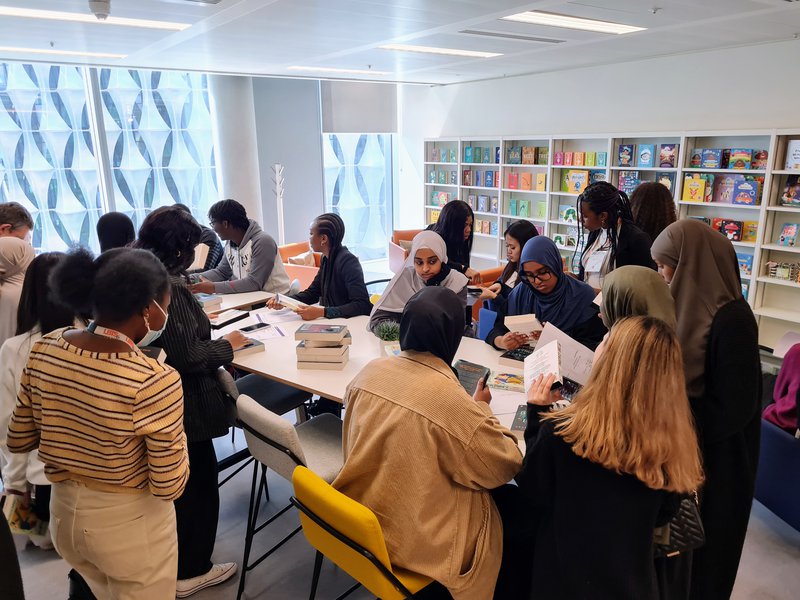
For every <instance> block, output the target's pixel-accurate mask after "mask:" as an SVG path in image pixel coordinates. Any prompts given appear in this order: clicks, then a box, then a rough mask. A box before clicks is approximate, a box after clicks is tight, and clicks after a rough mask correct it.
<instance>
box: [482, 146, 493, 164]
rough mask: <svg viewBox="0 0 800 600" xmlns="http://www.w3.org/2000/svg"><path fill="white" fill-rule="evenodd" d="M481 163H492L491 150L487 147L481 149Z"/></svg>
mask: <svg viewBox="0 0 800 600" xmlns="http://www.w3.org/2000/svg"><path fill="white" fill-rule="evenodd" d="M483 162H485V163H491V162H492V149H491V148H489V147H487V148H484V149H483Z"/></svg>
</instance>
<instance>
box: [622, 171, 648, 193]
mask: <svg viewBox="0 0 800 600" xmlns="http://www.w3.org/2000/svg"><path fill="white" fill-rule="evenodd" d="M640 183H642V180H641V179H640V178H639V171H620V172H619V185H618V186H617V188H618V189H619V190H620V191H622V192H625V193H626V194H627V195H628V196H630V195H631V194H632V193H633V190H635V189H636V188H637V187H639V184H640Z"/></svg>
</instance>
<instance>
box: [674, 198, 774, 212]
mask: <svg viewBox="0 0 800 600" xmlns="http://www.w3.org/2000/svg"><path fill="white" fill-rule="evenodd" d="M678 204H683V205H684V206H700V207H703V208H709V207H711V208H722V207H724V208H735V209H736V210H761V205H757V206H748V205H746V204H730V203H729V202H692V201H690V200H679V201H678Z"/></svg>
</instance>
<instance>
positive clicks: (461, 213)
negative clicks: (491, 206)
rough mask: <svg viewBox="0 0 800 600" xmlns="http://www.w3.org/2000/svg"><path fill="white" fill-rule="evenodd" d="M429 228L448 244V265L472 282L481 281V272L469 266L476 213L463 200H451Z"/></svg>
mask: <svg viewBox="0 0 800 600" xmlns="http://www.w3.org/2000/svg"><path fill="white" fill-rule="evenodd" d="M427 230H429V231H434V232H436V233H438V234H439V235H440V236H442V239H443V240H444V243H445V245H446V246H447V266H448V267H450V268H451V269H453V270H455V271H458V272H459V273H462V274H464V275H466V276H467V279H469V280H470V282H471V283H475V284H477V283H480V282H481V274H480V273H479V272H478V271H476V270H475V269H473V268H471V267H470V266H469V259H470V254H471V253H472V239H473V232H474V231H475V213H473V212H472V208H471V207H470V205H469V204H467V203H466V202H464V201H463V200H451V201H450V202H448V203H447V204H445V205H444V207H443V208H442V212H441V214H440V215H439V219H438V220H437V221H436V223H431V224H430V225H428V227H427Z"/></svg>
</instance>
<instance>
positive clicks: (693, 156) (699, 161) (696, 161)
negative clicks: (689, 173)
mask: <svg viewBox="0 0 800 600" xmlns="http://www.w3.org/2000/svg"><path fill="white" fill-rule="evenodd" d="M701 166H703V149H702V148H695V149H693V150H692V151H691V152H690V153H689V167H690V168H692V169H699V168H700V167H701Z"/></svg>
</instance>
